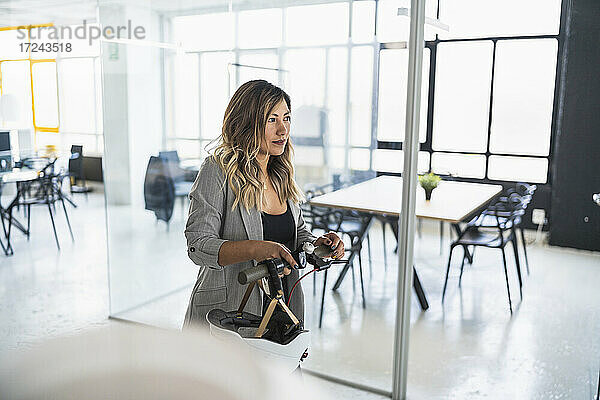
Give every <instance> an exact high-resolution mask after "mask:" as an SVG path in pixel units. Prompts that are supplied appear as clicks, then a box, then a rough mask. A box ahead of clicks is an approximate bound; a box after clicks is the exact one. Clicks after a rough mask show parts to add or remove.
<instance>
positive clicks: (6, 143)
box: [0, 131, 12, 171]
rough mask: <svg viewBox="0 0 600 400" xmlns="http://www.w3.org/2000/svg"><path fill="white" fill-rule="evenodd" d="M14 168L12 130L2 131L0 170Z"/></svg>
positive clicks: (0, 133) (0, 134)
mask: <svg viewBox="0 0 600 400" xmlns="http://www.w3.org/2000/svg"><path fill="white" fill-rule="evenodd" d="M10 168H12V154H11V152H10V131H0V171H2V170H4V171H6V170H8V169H10Z"/></svg>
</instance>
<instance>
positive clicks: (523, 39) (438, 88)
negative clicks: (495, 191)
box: [376, 0, 561, 183]
mask: <svg viewBox="0 0 600 400" xmlns="http://www.w3.org/2000/svg"><path fill="white" fill-rule="evenodd" d="M390 1H391V0H390ZM515 6H517V5H516V4H515ZM560 6H561V4H560V1H559V0H552V1H550V2H546V1H541V0H528V1H524V2H519V3H518V7H519V12H518V13H516V14H518V15H516V14H515V13H514V7H510V6H508V5H507V4H506V3H502V4H500V3H497V2H492V1H474V0H458V1H449V0H440V1H439V16H440V19H441V20H443V22H444V23H447V24H449V25H450V27H451V28H450V32H441V33H439V34H438V36H437V38H431V37H429V38H427V37H426V40H428V41H427V49H429V50H430V52H428V51H427V49H426V51H425V53H424V63H423V64H424V66H423V67H424V71H423V85H424V90H423V92H422V94H421V101H422V109H421V122H420V123H421V125H420V134H419V136H420V142H421V149H422V150H424V151H426V152H427V153H428V154H430V160H428V161H429V162H430V164H429V165H428V168H427V169H430V170H432V171H434V172H436V173H440V174H449V175H453V176H457V177H463V178H471V179H484V180H492V181H519V180H523V181H529V182H535V183H546V182H547V180H548V172H549V156H550V143H551V136H552V116H553V105H554V92H555V80H556V67H557V54H558V31H559V21H560ZM509 15H510V16H511V17H509ZM390 29H392V28H390ZM394 29H400V28H399V27H396V28H394ZM392 37H400V38H401V37H402V36H401V33H398V32H397V33H396V36H393V35H392ZM403 52H404V54H406V53H407V51H406V50H397V49H393V50H391V49H388V46H382V50H381V52H380V63H379V104H378V110H377V111H378V132H377V139H378V140H379V147H382V150H383V149H390V148H396V149H400V148H401V146H402V141H403V139H404V134H403V131H404V123H405V119H404V107H405V100H404V98H398V96H396V97H395V96H394V95H395V94H396V93H403V94H404V93H405V91H406V89H405V87H406V83H405V80H406V78H405V75H406V67H404V68H399V67H397V65H401V64H403V65H406V61H405V59H404V58H405V56H404V58H403ZM428 62H431V69H432V70H433V71H431V73H429V71H428V69H427V66H428ZM428 78H432V79H431V80H430V81H428ZM400 90H402V92H401V91H400ZM428 94H429V95H431V94H432V95H433V96H432V98H428V97H427V96H428ZM429 123H430V124H431V126H429ZM390 142H391V143H390ZM382 150H380V151H382ZM386 151H387V150H386ZM395 151H399V150H395ZM386 157H387V158H386ZM386 157H383V159H382V160H379V161H378V162H377V163H376V165H377V166H378V169H379V170H381V171H386V172H394V171H393V170H394V167H393V166H392V163H396V164H398V165H401V164H400V160H401V158H402V157H401V154H399V155H398V157H397V158H396V159H392V158H391V157H390V156H386ZM423 163H424V161H423V157H422V156H420V159H419V165H420V167H419V169H421V170H422V169H423ZM397 172H399V171H397Z"/></svg>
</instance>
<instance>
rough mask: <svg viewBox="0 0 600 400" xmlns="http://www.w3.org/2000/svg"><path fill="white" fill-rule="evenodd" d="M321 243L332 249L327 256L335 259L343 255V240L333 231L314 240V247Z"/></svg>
mask: <svg viewBox="0 0 600 400" xmlns="http://www.w3.org/2000/svg"><path fill="white" fill-rule="evenodd" d="M322 244H324V245H326V246H329V247H330V248H331V250H332V251H331V253H330V254H329V256H328V257H331V258H334V259H336V260H339V259H340V258H342V257H344V242H342V239H340V237H339V236H338V235H336V234H335V233H333V232H328V233H326V234H324V235H322V236H320V237H319V238H318V239H317V240H315V243H314V245H315V247H318V246H320V245H322Z"/></svg>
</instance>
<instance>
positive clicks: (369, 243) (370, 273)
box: [367, 233, 373, 277]
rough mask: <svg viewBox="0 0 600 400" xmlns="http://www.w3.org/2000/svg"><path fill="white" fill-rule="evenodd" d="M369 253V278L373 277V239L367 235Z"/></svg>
mask: <svg viewBox="0 0 600 400" xmlns="http://www.w3.org/2000/svg"><path fill="white" fill-rule="evenodd" d="M367 251H368V253H369V276H370V277H372V276H373V262H372V261H371V237H370V236H369V234H368V233H367Z"/></svg>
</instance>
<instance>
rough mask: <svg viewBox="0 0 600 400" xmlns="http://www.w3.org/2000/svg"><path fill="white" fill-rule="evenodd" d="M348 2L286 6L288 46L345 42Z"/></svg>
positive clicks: (286, 37) (286, 38)
mask: <svg viewBox="0 0 600 400" xmlns="http://www.w3.org/2000/svg"><path fill="white" fill-rule="evenodd" d="M348 12H349V9H348V3H334V4H318V5H310V6H297V7H288V8H287V9H286V13H285V26H286V31H285V40H286V44H287V45H288V46H306V45H322V44H336V43H345V42H346V41H347V40H348Z"/></svg>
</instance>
